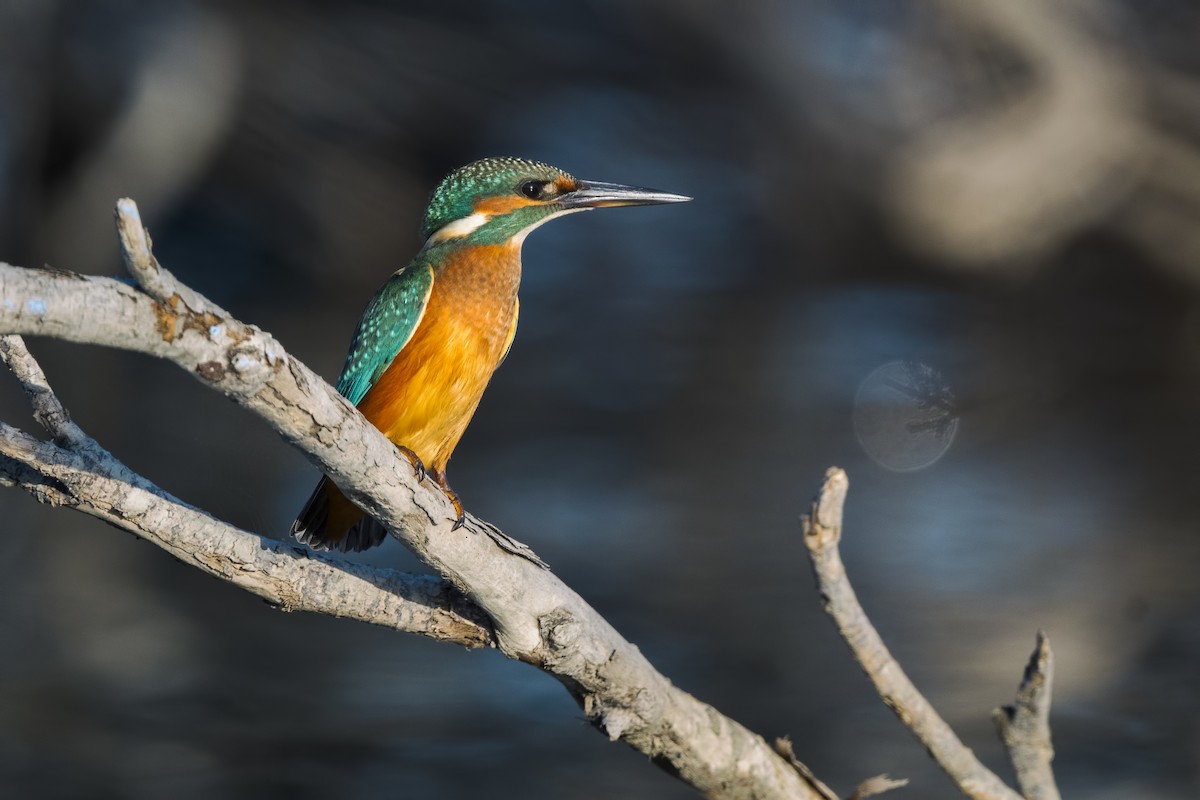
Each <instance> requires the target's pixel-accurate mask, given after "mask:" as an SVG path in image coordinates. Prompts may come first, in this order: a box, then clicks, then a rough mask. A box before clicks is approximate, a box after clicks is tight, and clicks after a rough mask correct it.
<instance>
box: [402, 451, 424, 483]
mask: <svg viewBox="0 0 1200 800" xmlns="http://www.w3.org/2000/svg"><path fill="white" fill-rule="evenodd" d="M396 449H398V450H399V451H400V452H401V453H403V454H404V457H405V458H407V459H408V463H410V464H412V468H413V469H415V470H416V471H417V482H418V483H420V482H421V481H423V480H425V475H426V473H427V472H428V470H426V469H425V462H424V461H422V460H421V457H420V456H419V455H417V454H416V453H415V452H414V451H412V450H410V449H408V448H407V447H405V446H404V445H402V444H398V445H396Z"/></svg>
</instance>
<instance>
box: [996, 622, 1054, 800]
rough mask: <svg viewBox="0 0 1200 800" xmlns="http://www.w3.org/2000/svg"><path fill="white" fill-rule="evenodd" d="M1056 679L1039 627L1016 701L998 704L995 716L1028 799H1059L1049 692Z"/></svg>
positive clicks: (1044, 635)
mask: <svg viewBox="0 0 1200 800" xmlns="http://www.w3.org/2000/svg"><path fill="white" fill-rule="evenodd" d="M1053 683H1054V653H1053V652H1052V651H1051V650H1050V639H1049V637H1047V636H1046V634H1045V633H1043V632H1041V631H1038V637H1037V646H1036V647H1034V649H1033V655H1031V656H1030V657H1029V664H1028V665H1026V667H1025V676H1024V677H1023V678H1022V679H1021V686H1020V687H1019V688H1018V689H1017V699H1016V702H1015V703H1013V704H1012V705H1011V706H1004V707H1003V708H997V709H996V710H995V711H994V712H992V719H994V720H995V722H996V727H997V728H998V729H999V731H1000V738H1001V739H1002V740H1003V741H1004V749H1005V750H1006V751H1008V758H1009V760H1010V761H1011V762H1012V766H1013V771H1014V772H1016V773H1017V785H1018V786H1020V787H1021V793H1022V794H1024V795H1025V797H1026V798H1028V800H1058V798H1059V794H1058V785H1057V784H1056V783H1055V781H1054V771H1053V769H1052V768H1051V766H1050V762H1051V761H1053V760H1054V746H1053V745H1052V744H1051V743H1050V696H1051V688H1052V685H1053Z"/></svg>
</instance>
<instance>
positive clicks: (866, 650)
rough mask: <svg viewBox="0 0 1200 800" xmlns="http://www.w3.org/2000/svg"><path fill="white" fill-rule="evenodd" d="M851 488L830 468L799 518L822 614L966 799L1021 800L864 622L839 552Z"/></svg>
mask: <svg viewBox="0 0 1200 800" xmlns="http://www.w3.org/2000/svg"><path fill="white" fill-rule="evenodd" d="M849 488H850V481H849V479H848V478H847V477H846V473H845V472H843V471H842V470H840V469H838V468H837V467H832V468H830V470H829V471H828V472H827V473H826V475H825V483H824V485H823V486H822V487H821V493H820V494H819V495H818V496H817V499H816V500H815V501H814V502H813V506H812V512H811V513H810V514H807V515H805V517H804V519H803V528H804V543H805V545H806V546H807V547H808V552H809V556H810V558H811V559H812V565H813V572H814V574H815V575H816V578H817V588H818V591H820V593H821V602H822V604H823V605H824V607H825V611H826V612H827V613H828V614H829V615H830V616H831V617H833V620H834V622H835V623H836V624H837V627H838V631H839V632H840V633H841V634H842V638H843V639H845V640H846V644H848V645H850V649H851V651H853V653H854V657H855V659H857V660H858V663H859V665H860V666H861V667H862V669H863V672H865V673H867V677H868V678H870V679H871V683H873V684H874V685H875V690H876V691H877V692H879V696H880V697H882V698H883V702H884V703H886V704H887V706H888V708H890V709H892V711H894V712H895V713H896V716H898V717H899V718H900V721H901V722H903V723H904V725H905V726H906V727H907V728H908V729H909V730H911V731H912V732H913V733H914V734H915V735H916V737H917V738H918V739H919V740H920V741H921V744H923V745H925V747H926V749H928V750H929V753H930V755H932V756H933V758H934V760H935V761H936V762H937V763H938V765H939V766H940V767H941V768H942V769H943V770H945V772H946V774H947V775H949V776H950V777H951V778H952V779H953V780H954V782H955V783H956V784H958V787H959V789H961V790H962V791H963V793H964V794H966V795H967V796H968V797H973V798H977V800H1019V798H1020V795H1018V794H1017V793H1016V792H1014V791H1013V790H1012V789H1010V788H1009V787H1008V786H1006V785H1005V784H1004V782H1003V781H1001V780H1000V778H999V777H997V776H996V774H995V773H993V772H992V771H990V770H989V769H988V768H987V767H985V766H984V765H983V764H982V763H980V761H979V759H978V758H976V757H975V754H974V753H973V752H971V749H970V748H968V747H967V746H966V745H964V744H963V743H962V741H961V740H959V738H958V736H957V735H955V733H954V731H953V730H952V729H951V728H950V726H949V725H947V724H946V721H945V720H943V719H942V718H941V717H940V716H938V713H937V711H935V710H934V708H933V706H932V705H930V703H929V701H928V700H926V699H925V698H924V696H922V695H921V693H920V692H919V691H917V687H916V686H914V685H913V683H912V681H911V680H909V678H908V676H907V675H905V674H904V670H903V669H902V668H901V667H900V664H899V663H897V661H896V659H894V658H893V657H892V654H891V653H890V652H889V651H888V649H887V646H886V645H885V644H884V643H883V639H882V638H880V636H879V633H878V632H877V631H876V630H875V627H874V626H873V625H872V624H871V621H870V620H869V619H867V615H866V612H864V611H863V608H862V606H861V605H860V604H859V602H858V597H857V596H856V595H855V593H854V588H853V587H852V586H851V585H850V580H849V578H848V577H847V576H846V567H845V565H844V564H843V563H842V557H841V554H840V553H839V552H838V543H839V542H840V541H841V538H842V507H843V505H844V504H845V502H846V492H847V490H848V489H849Z"/></svg>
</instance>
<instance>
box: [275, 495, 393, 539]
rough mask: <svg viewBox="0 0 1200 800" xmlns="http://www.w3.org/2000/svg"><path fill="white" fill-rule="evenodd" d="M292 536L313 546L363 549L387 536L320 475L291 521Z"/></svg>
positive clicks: (384, 530)
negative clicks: (318, 480) (302, 507)
mask: <svg viewBox="0 0 1200 800" xmlns="http://www.w3.org/2000/svg"><path fill="white" fill-rule="evenodd" d="M292 536H295V537H296V539H297V540H298V541H301V542H303V543H304V544H306V545H308V546H309V547H311V548H313V549H314V550H341V551H342V552H343V553H350V552H357V551H359V550H366V549H367V548H369V547H374V546H375V545H377V544H379V543H380V542H382V541H383V540H384V539H386V538H387V530H386V529H385V528H384V527H383V526H382V525H380V524H379V522H377V521H376V520H375V519H373V518H371V517H369V516H367V515H366V514H364V513H363V512H362V509H360V508H359V507H358V506H356V505H354V504H353V503H351V502H350V501H349V500H347V499H346V496H345V495H344V494H342V492H341V490H340V489H338V488H337V486H335V485H334V483H333V481H331V480H329V478H321V482H320V483H318V484H317V488H316V489H314V490H313V493H312V497H310V498H308V502H307V503H305V504H304V509H303V510H302V511H301V512H300V516H298V517H296V521H295V522H293V523H292Z"/></svg>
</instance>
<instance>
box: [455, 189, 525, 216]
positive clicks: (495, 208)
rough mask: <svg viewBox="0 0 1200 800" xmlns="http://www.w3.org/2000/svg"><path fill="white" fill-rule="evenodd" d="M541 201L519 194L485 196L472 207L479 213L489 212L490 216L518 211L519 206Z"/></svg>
mask: <svg viewBox="0 0 1200 800" xmlns="http://www.w3.org/2000/svg"><path fill="white" fill-rule="evenodd" d="M536 205H541V203H539V202H537V201H536V200H530V199H529V198H527V197H522V196H520V195H518V194H514V195H504V196H502V197H485V198H483V199H482V200H479V201H477V202H476V203H475V205H474V206H472V208H474V209H475V212H476V213H477V214H487V215H488V216H489V217H498V216H501V215H503V214H507V213H509V212H511V211H516V210H517V209H518V208H524V207H525V206H536Z"/></svg>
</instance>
